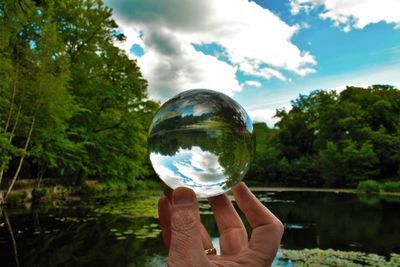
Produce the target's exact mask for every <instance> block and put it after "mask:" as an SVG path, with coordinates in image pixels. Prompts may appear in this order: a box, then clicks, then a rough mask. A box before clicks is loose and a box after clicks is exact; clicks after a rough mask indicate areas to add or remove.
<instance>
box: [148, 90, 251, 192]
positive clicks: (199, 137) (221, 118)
mask: <svg viewBox="0 0 400 267" xmlns="http://www.w3.org/2000/svg"><path fill="white" fill-rule="evenodd" d="M148 145H149V150H150V160H151V163H152V165H153V168H154V170H155V171H156V173H157V174H158V176H159V177H160V178H161V180H163V181H164V182H165V183H166V184H167V185H168V186H169V187H171V188H172V189H175V188H177V187H179V186H185V187H188V188H191V189H193V190H194V192H195V193H196V195H197V196H198V197H211V196H216V195H220V194H222V193H224V192H226V191H228V190H230V189H231V188H232V187H233V186H234V185H235V184H237V183H238V182H240V181H241V180H242V179H243V177H244V175H245V174H246V172H247V170H248V169H249V167H250V164H251V160H252V157H253V152H254V146H255V144H254V135H253V125H252V122H251V119H250V117H249V115H248V114H247V113H246V111H245V110H244V109H243V108H242V107H241V106H240V105H239V104H238V103H237V102H235V101H234V100H233V99H231V98H230V97H228V96H226V95H224V94H222V93H219V92H216V91H212V90H206V89H195V90H189V91H185V92H183V93H180V94H178V95H177V96H175V97H173V98H171V99H170V100H168V101H167V102H166V103H165V104H163V105H162V106H161V108H160V110H159V111H158V112H157V114H156V115H155V116H154V118H153V121H152V123H151V126H150V130H149V137H148Z"/></svg>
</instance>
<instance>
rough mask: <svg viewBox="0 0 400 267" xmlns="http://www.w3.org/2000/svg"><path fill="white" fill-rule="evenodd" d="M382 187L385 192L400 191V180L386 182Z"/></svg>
mask: <svg viewBox="0 0 400 267" xmlns="http://www.w3.org/2000/svg"><path fill="white" fill-rule="evenodd" d="M380 188H381V190H382V191H385V192H400V181H392V182H385V183H383V184H381V186H380Z"/></svg>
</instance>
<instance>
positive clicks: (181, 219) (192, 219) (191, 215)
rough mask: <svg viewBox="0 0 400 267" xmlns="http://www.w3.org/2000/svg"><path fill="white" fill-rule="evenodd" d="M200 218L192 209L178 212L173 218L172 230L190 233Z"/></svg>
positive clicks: (175, 212) (174, 213) (173, 214)
mask: <svg viewBox="0 0 400 267" xmlns="http://www.w3.org/2000/svg"><path fill="white" fill-rule="evenodd" d="M199 220H200V219H199V216H198V214H196V213H195V212H193V211H192V209H190V208H185V209H180V210H176V211H174V212H173V213H172V217H171V230H172V231H174V232H190V231H192V230H193V229H195V228H196V227H197V225H198V222H199Z"/></svg>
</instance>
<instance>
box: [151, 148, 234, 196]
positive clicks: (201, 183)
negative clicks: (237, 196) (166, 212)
mask: <svg viewBox="0 0 400 267" xmlns="http://www.w3.org/2000/svg"><path fill="white" fill-rule="evenodd" d="M150 160H151V162H152V165H153V167H154V170H155V171H156V173H157V174H158V176H159V177H160V178H161V179H162V180H163V181H164V182H165V183H166V184H167V185H168V186H169V187H171V188H172V189H175V188H177V187H179V186H187V187H190V188H192V189H193V190H194V191H195V193H196V194H197V196H199V197H210V196H215V195H220V194H222V193H224V192H225V190H226V189H224V188H223V185H224V184H225V183H226V181H227V179H228V177H227V175H226V174H225V169H224V168H223V167H222V166H221V165H220V163H219V160H218V156H217V155H214V154H213V153H211V152H210V151H203V150H202V149H201V148H200V147H198V146H193V147H191V148H190V149H182V148H180V149H179V150H178V151H177V152H176V153H175V154H174V155H162V154H159V153H150Z"/></svg>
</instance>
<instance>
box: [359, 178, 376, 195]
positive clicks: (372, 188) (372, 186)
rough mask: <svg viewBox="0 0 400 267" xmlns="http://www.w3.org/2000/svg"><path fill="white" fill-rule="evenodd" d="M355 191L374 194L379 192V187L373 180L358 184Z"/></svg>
mask: <svg viewBox="0 0 400 267" xmlns="http://www.w3.org/2000/svg"><path fill="white" fill-rule="evenodd" d="M357 190H358V191H362V192H367V193H376V192H379V190H380V185H379V183H378V182H377V181H375V180H366V181H361V182H359V183H358V186H357Z"/></svg>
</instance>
